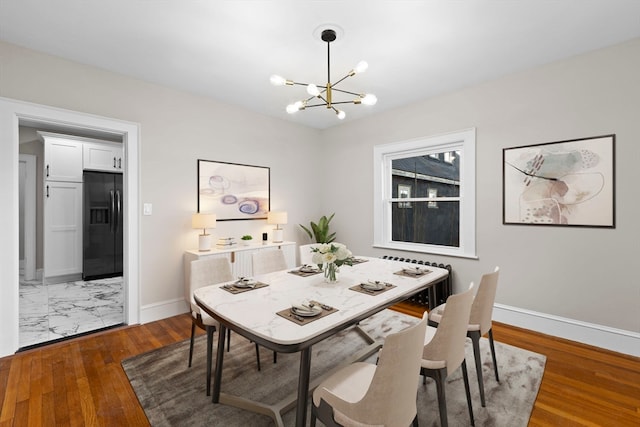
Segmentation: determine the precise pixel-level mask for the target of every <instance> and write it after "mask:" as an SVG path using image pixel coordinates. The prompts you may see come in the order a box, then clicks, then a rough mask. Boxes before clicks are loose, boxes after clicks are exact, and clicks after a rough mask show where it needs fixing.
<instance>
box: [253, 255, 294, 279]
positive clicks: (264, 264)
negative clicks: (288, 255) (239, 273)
mask: <svg viewBox="0 0 640 427" xmlns="http://www.w3.org/2000/svg"><path fill="white" fill-rule="evenodd" d="M251 261H252V267H253V274H265V273H271V272H273V271H278V270H285V269H286V268H287V262H286V261H285V259H284V252H282V250H280V249H262V250H259V251H256V252H254V253H253V254H252V255H251Z"/></svg>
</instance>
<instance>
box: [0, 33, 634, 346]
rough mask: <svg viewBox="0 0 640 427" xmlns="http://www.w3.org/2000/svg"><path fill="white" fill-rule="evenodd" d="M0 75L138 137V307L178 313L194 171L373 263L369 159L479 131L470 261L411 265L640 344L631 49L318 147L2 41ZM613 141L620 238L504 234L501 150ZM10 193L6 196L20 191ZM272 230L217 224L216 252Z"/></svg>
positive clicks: (319, 142) (309, 137)
mask: <svg viewBox="0 0 640 427" xmlns="http://www.w3.org/2000/svg"><path fill="white" fill-rule="evenodd" d="M0 67H1V68H2V79H1V80H0V96H3V97H8V98H14V99H20V100H24V101H29V102H35V103H39V104H44V105H51V106H56V107H61V108H66V109H70V110H74V111H82V112H88V113H92V114H97V115H102V116H106V117H110V118H115V119H122V120H127V121H130V122H137V123H139V124H140V125H141V139H140V141H141V152H140V159H141V160H140V171H141V172H140V195H141V197H140V203H153V215H152V216H142V217H141V218H140V229H141V231H140V239H141V243H140V286H141V304H142V306H143V307H153V306H156V305H160V306H162V305H163V304H165V303H167V302H169V303H171V302H174V303H175V304H178V302H179V301H180V300H181V298H182V280H183V279H182V252H183V250H184V249H186V248H193V247H194V246H195V245H196V244H197V234H198V232H197V231H196V230H191V229H190V217H191V213H192V212H194V211H195V209H196V159H198V158H203V159H210V160H221V161H229V162H241V163H247V164H255V165H261V166H269V167H271V196H272V208H273V209H286V210H287V211H288V212H289V224H288V225H287V226H286V227H285V238H287V239H290V240H298V241H300V242H306V240H304V235H303V234H302V233H301V232H300V230H299V227H297V225H296V224H298V223H305V224H306V223H308V221H309V220H310V219H313V220H315V219H317V217H318V216H320V215H322V214H329V213H331V212H336V218H335V219H334V221H333V223H332V224H334V225H335V228H336V230H337V231H338V235H339V240H340V241H343V242H345V243H347V244H348V245H349V246H350V248H351V249H352V250H353V251H354V252H355V253H359V254H365V255H376V256H377V255H382V254H385V253H389V252H390V251H384V250H380V249H373V248H372V247H371V243H372V237H371V236H372V214H371V206H372V190H373V188H372V183H371V177H372V148H373V146H374V145H376V144H380V143H388V142H393V141H401V140H405V139H409V138H414V137H419V136H428V135H433V134H437V133H441V132H449V131H455V130H459V129H465V128H469V127H476V128H477V144H478V146H477V153H478V155H477V175H478V176H477V198H478V203H477V205H478V211H477V230H478V238H477V242H478V243H477V246H478V251H477V252H478V254H479V260H469V259H458V258H445V257H437V256H433V255H421V254H409V256H416V257H421V258H423V259H431V260H438V261H443V262H446V263H451V264H452V265H453V266H454V271H455V274H454V280H455V283H456V288H457V289H460V288H461V286H463V285H465V284H467V283H468V282H469V281H471V280H477V279H478V277H479V275H480V274H481V273H482V272H484V271H489V270H491V269H493V267H494V266H495V265H500V266H501V267H502V273H501V284H500V287H499V293H498V297H497V299H498V303H500V304H503V305H507V306H511V307H516V308H519V309H523V310H532V311H534V312H539V313H546V314H549V315H551V316H559V317H562V318H567V319H575V320H576V321H579V322H586V323H588V324H593V325H600V326H603V327H609V328H616V329H620V330H625V331H631V333H632V334H635V335H634V336H637V335H638V332H639V331H640V316H638V314H637V307H638V303H639V302H640V286H639V285H638V283H639V282H640V281H639V280H638V279H637V278H635V277H634V276H633V275H632V266H633V265H634V262H635V256H634V255H636V254H637V253H638V251H637V249H636V248H637V239H638V237H639V236H640V225H639V222H638V221H637V218H636V217H637V212H638V211H639V207H640V206H639V204H640V203H639V202H638V200H637V197H636V196H637V194H638V192H637V190H636V189H635V187H634V185H635V183H636V182H637V180H638V177H639V172H638V168H637V166H636V165H635V163H634V162H635V161H636V159H638V158H640V144H639V143H638V141H640V130H639V129H638V127H637V125H636V124H635V123H634V122H637V118H638V117H640V101H639V100H640V84H638V77H637V70H638V69H640V40H634V41H632V42H629V43H625V44H622V45H618V46H615V47H612V48H608V49H604V50H601V51H597V52H593V53H590V54H587V55H583V56H580V57H576V58H573V59H570V60H566V61H562V62H558V63H555V64H551V65H548V66H545V67H540V68H537V69H533V70H530V71H527V72H523V73H519V74H516V75H511V76H507V77H504V78H502V79H499V80H496V81H492V82H488V83H486V84H482V85H479V86H475V87H471V88H467V89H465V90H461V91H459V92H456V93H451V94H448V95H445V96H441V97H437V98H433V99H428V100H425V101H423V102H420V103H418V104H415V105H412V106H409V107H406V108H402V109H398V110H395V111H392V112H388V113H383V114H379V115H377V116H375V117H371V118H368V119H363V120H360V121H358V122H353V123H351V124H344V125H342V126H340V127H337V128H334V129H330V130H327V131H323V132H319V131H315V130H311V129H307V128H304V127H302V126H297V125H295V124H291V123H288V122H284V121H280V120H276V119H272V118H268V117H265V116H261V115H257V114H254V113H251V112H247V111H245V110H241V109H239V108H236V107H233V106H229V105H223V104H220V103H217V102H215V101H212V100H210V99H206V98H204V97H200V96H197V95H193V94H188V93H184V92H179V91H175V90H171V89H167V88H163V87H160V86H157V85H154V84H150V83H145V82H141V81H139V80H135V79H131V78H128V77H124V76H120V75H116V74H113V73H110V72H106V71H103V70H99V69H96V68H92V67H87V66H84V65H80V64H77V63H73V62H69V61H66V60H62V59H60V58H56V57H52V56H48V55H44V54H40V53H36V52H33V51H30V50H26V49H23V48H20V47H17V46H14V45H10V44H6V43H1V42H0ZM469 72H473V70H469ZM432 84H437V82H432ZM380 102H384V100H380ZM608 133H615V134H616V135H617V146H616V150H617V156H616V157H617V158H616V160H617V163H616V174H617V177H616V178H617V182H616V195H617V206H616V208H617V212H616V216H617V227H616V229H613V230H600V229H588V228H542V227H531V226H513V225H511V226H504V225H502V217H501V215H502V211H501V203H502V201H501V198H502V196H501V173H502V162H501V160H502V148H504V147H512V146H517V145H527V144H536V143H541V142H551V141H558V140H565V139H573V138H580V137H588V136H592V135H601V134H608ZM0 147H1V148H0V149H1V150H2V153H3V155H4V154H5V153H9V154H11V155H14V154H15V156H16V158H17V147H11V146H7V144H6V141H4V140H2V141H0ZM321 155H323V156H326V157H325V159H324V162H321V161H319V160H318V159H319V156H321ZM0 175H2V174H0ZM5 175H7V174H5ZM2 176H3V177H4V175H2ZM7 176H9V175H7ZM319 177H322V182H323V184H322V185H321V186H319V185H318V182H319ZM5 178H6V179H3V180H0V182H2V184H1V185H0V195H3V194H10V192H9V191H8V190H7V188H8V186H12V185H14V184H15V186H16V188H17V183H13V182H12V180H11V179H8V178H7V177H5ZM16 179H17V175H16ZM311 190H313V192H312V191H311ZM16 217H17V208H16ZM270 228H271V226H268V225H266V222H265V221H237V222H233V223H221V224H219V226H218V228H217V229H216V230H215V232H214V237H216V236H219V235H233V236H236V237H239V236H240V235H242V234H245V233H249V234H254V235H256V236H257V235H258V234H259V233H261V232H263V231H268V230H269V229H270ZM0 245H3V246H2V247H1V249H2V250H1V251H0V253H2V254H12V253H13V251H14V248H16V251H17V241H16V242H15V245H14V244H13V243H11V244H6V247H5V246H4V245H5V243H4V242H1V243H0ZM403 255H404V256H406V255H407V254H403ZM15 256H16V257H17V253H16V255H15ZM15 264H16V268H17V258H16V262H15ZM5 277H6V276H5V272H4V271H0V286H2V287H6V286H14V284H13V283H8V282H7V281H6V280H3V278H5ZM0 304H3V302H1V301H0ZM4 304H6V303H4ZM176 307H177V305H176ZM3 308H5V307H4V306H1V305H0V309H3ZM161 312H162V310H159V311H158V313H161ZM143 320H144V316H143Z"/></svg>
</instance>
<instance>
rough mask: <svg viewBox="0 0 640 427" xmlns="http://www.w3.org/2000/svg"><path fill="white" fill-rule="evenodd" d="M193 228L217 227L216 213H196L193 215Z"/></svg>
mask: <svg viewBox="0 0 640 427" xmlns="http://www.w3.org/2000/svg"><path fill="white" fill-rule="evenodd" d="M191 227H192V228H202V229H203V230H206V229H207V228H216V214H213V213H195V214H193V216H192V217H191Z"/></svg>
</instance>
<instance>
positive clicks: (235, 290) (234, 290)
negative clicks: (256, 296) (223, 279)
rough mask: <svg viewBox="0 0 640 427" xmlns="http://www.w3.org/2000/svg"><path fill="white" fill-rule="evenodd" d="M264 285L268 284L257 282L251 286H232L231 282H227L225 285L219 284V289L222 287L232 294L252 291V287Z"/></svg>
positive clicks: (262, 286) (257, 287)
mask: <svg viewBox="0 0 640 427" xmlns="http://www.w3.org/2000/svg"><path fill="white" fill-rule="evenodd" d="M266 286H269V285H267V284H266V283H262V282H258V283H256V285H255V286H254V287H253V288H236V287H235V286H233V283H228V284H226V285H222V286H220V289H224V290H225V291H227V292H229V293H232V294H241V293H243V292H248V291H253V290H254V289H260V288H264V287H266Z"/></svg>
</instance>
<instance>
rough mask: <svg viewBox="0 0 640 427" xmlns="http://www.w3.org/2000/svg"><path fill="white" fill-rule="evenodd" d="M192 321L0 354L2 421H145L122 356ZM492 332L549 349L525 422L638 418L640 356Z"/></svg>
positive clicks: (173, 338) (497, 327)
mask: <svg viewBox="0 0 640 427" xmlns="http://www.w3.org/2000/svg"><path fill="white" fill-rule="evenodd" d="M396 308H397V309H398V310H399V311H403V312H405V313H408V314H414V315H421V314H422V309H421V308H420V307H419V306H415V305H412V304H401V305H399V306H397V307H396ZM190 325H191V321H190V318H189V316H188V315H187V314H184V315H180V316H175V317H171V318H168V319H164V320H160V321H157V322H152V323H149V324H146V325H138V326H130V327H122V328H119V329H115V330H111V331H105V332H101V333H98V334H95V335H90V336H86V337H81V338H77V339H73V340H70V341H65V342H61V343H56V344H52V345H49V346H46V347H42V348H39V349H34V350H29V351H26V352H23V353H19V354H17V355H14V356H10V357H5V358H1V359H0V408H1V412H0V427H6V426H40V425H46V426H147V425H149V424H148V421H147V419H146V417H145V414H144V411H143V410H142V408H141V407H140V405H139V404H138V400H137V398H136V395H135V393H134V392H133V390H132V388H131V386H130V384H129V381H128V379H127V377H126V375H125V373H124V371H123V370H122V367H121V365H120V362H121V361H122V360H123V359H125V358H128V357H131V356H134V355H137V354H141V353H145V352H147V351H151V350H153V349H156V348H159V347H162V346H165V345H168V344H171V343H174V342H178V341H181V340H184V339H187V338H188V337H189V333H190ZM494 336H495V339H496V340H497V341H501V342H504V343H507V344H512V345H515V346H518V347H522V348H526V349H529V350H532V351H536V352H538V353H542V354H545V355H546V356H547V365H546V369H545V374H544V377H543V380H542V385H541V388H540V392H539V394H538V398H537V400H536V403H535V407H534V410H533V413H532V416H531V420H530V422H529V425H530V426H639V425H640V359H638V358H633V357H630V356H625V355H621V354H617V353H613V352H609V351H604V350H600V349H596V348H593V347H589V346H585V345H582V344H577V343H573V342H570V341H566V340H562V339H556V338H553V337H549V336H546V335H542V334H537V333H534V332H531V331H527V330H524V329H519V328H515V327H511V326H508V325H502V324H494ZM266 354H267V352H265V357H267V356H266ZM186 359H187V355H186V354H185V363H186Z"/></svg>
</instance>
